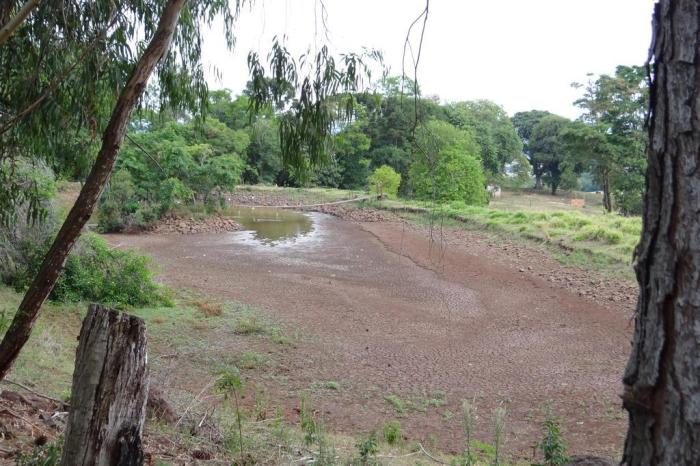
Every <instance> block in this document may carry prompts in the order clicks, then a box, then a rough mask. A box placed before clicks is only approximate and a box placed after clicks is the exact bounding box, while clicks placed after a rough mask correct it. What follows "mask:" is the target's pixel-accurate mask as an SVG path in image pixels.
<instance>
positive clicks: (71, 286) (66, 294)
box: [2, 234, 170, 306]
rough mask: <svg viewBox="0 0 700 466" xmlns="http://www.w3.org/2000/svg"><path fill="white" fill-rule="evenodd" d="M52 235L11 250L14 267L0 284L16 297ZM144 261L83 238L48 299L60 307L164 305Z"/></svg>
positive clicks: (97, 240) (99, 240)
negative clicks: (66, 304)
mask: <svg viewBox="0 0 700 466" xmlns="http://www.w3.org/2000/svg"><path fill="white" fill-rule="evenodd" d="M52 240H53V235H46V236H45V237H44V238H43V239H41V238H36V237H33V238H30V237H23V238H21V239H19V241H18V242H17V244H16V245H15V248H14V250H15V251H16V254H15V261H14V262H13V267H12V268H11V269H10V270H7V269H5V270H4V273H3V275H2V280H3V282H4V283H5V284H7V285H9V286H12V287H13V288H15V289H16V290H18V291H23V290H25V289H26V288H27V287H29V285H30V284H31V281H32V279H33V278H34V276H35V275H36V273H37V272H38V270H39V267H40V266H41V262H42V261H43V259H44V256H45V254H46V252H47V251H48V249H49V247H50V245H51V242H52ZM148 265H149V263H148V259H147V258H146V257H144V256H141V255H138V254H136V253H134V252H132V251H123V250H119V249H114V248H110V247H109V245H108V244H107V242H106V241H105V240H104V239H102V238H100V237H99V236H97V235H94V234H86V235H83V236H82V237H81V238H80V239H79V240H78V242H77V243H76V245H75V247H74V249H73V251H72V252H71V254H70V255H69V256H68V260H67V261H66V265H65V268H64V271H63V273H62V274H61V276H60V277H59V279H58V282H57V283H56V286H55V287H54V289H53V291H52V292H51V295H50V296H49V298H50V299H52V300H54V301H62V302H76V301H98V302H101V303H103V304H107V305H114V306H148V305H166V304H169V303H170V301H169V299H168V298H167V297H166V296H165V294H164V290H163V288H162V287H160V286H159V285H157V284H156V283H155V282H154V281H153V275H152V272H151V271H150V269H149V267H148Z"/></svg>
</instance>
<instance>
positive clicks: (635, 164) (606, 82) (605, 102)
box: [568, 66, 649, 214]
mask: <svg viewBox="0 0 700 466" xmlns="http://www.w3.org/2000/svg"><path fill="white" fill-rule="evenodd" d="M575 86H576V87H578V88H583V90H584V93H583V96H582V97H581V98H580V99H578V100H577V101H576V102H575V104H576V105H577V106H578V107H579V108H581V109H582V110H583V115H582V116H581V121H582V122H583V123H585V124H586V125H587V127H585V128H584V127H581V126H579V127H578V128H575V131H571V132H570V134H569V137H568V139H569V142H570V143H571V144H572V145H573V146H575V147H576V148H577V149H578V150H579V151H580V153H581V156H582V157H583V158H584V159H585V160H586V163H587V164H588V166H589V167H590V170H591V172H592V173H593V175H594V176H595V177H596V180H597V181H598V182H599V183H600V184H601V186H603V189H604V191H605V194H606V197H607V199H608V202H607V205H606V207H607V208H608V210H612V207H613V206H612V199H611V197H614V200H615V204H616V207H617V209H618V210H620V211H621V212H622V213H624V214H640V213H641V206H642V192H643V190H644V174H645V172H646V156H645V150H646V144H647V135H646V132H645V131H644V120H645V113H646V109H647V107H648V100H649V90H648V87H647V86H648V85H647V80H646V70H645V69H644V68H643V67H641V66H618V67H617V69H616V70H615V74H614V75H612V76H610V75H606V74H603V75H600V76H598V77H597V78H596V79H595V80H590V81H589V82H588V83H587V84H585V85H581V84H575Z"/></svg>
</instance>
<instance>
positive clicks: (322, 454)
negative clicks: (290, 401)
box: [299, 394, 336, 466]
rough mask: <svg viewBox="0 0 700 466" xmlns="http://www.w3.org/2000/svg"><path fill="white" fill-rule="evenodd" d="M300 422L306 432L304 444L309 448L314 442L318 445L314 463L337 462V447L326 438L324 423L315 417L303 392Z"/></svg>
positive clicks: (300, 399)
mask: <svg viewBox="0 0 700 466" xmlns="http://www.w3.org/2000/svg"><path fill="white" fill-rule="evenodd" d="M299 423H300V427H301V430H302V431H303V433H304V445H305V446H306V447H308V448H311V447H313V445H314V444H315V445H317V446H318V454H317V455H316V458H315V461H314V465H321V466H325V465H328V466H330V465H333V464H335V462H336V461H335V459H336V454H335V449H334V447H333V445H332V444H331V443H329V442H328V440H327V439H326V434H325V430H324V429H323V423H322V422H321V421H319V420H318V419H316V418H315V417H314V415H313V409H311V407H310V406H309V405H308V403H307V401H306V396H304V395H303V394H302V395H301V397H300V398H299ZM314 453H315V452H314Z"/></svg>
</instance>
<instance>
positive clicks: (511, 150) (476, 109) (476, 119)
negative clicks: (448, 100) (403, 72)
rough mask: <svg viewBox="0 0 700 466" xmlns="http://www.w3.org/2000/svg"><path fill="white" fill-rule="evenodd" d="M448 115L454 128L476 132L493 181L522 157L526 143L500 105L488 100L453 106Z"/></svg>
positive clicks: (487, 169)
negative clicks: (493, 178)
mask: <svg viewBox="0 0 700 466" xmlns="http://www.w3.org/2000/svg"><path fill="white" fill-rule="evenodd" d="M446 113H447V119H448V121H449V122H450V123H452V124H453V125H454V126H456V127H458V128H461V129H471V130H473V131H474V134H475V136H476V142H477V143H478V144H479V147H480V148H481V161H482V163H483V164H484V170H485V171H486V172H487V173H488V174H489V175H490V176H491V177H495V176H498V175H502V174H504V172H505V167H506V165H507V164H510V163H512V162H513V161H514V160H515V159H516V158H517V157H518V156H519V155H520V154H521V152H522V150H523V143H522V141H521V140H520V138H519V137H518V133H517V132H516V131H515V128H514V127H513V123H512V122H511V119H510V118H509V117H508V114H507V113H506V111H505V110H504V109H503V107H501V106H500V105H498V104H496V103H494V102H491V101H488V100H475V101H469V102H459V103H456V104H452V105H449V106H448V107H447V110H446Z"/></svg>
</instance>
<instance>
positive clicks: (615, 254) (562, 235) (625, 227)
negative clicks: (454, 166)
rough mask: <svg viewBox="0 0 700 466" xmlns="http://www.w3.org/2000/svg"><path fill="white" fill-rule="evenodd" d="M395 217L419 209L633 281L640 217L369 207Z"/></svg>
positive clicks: (399, 204) (392, 203) (414, 205)
mask: <svg viewBox="0 0 700 466" xmlns="http://www.w3.org/2000/svg"><path fill="white" fill-rule="evenodd" d="M373 204H374V205H376V206H377V207H379V208H383V209H390V210H393V211H397V212H402V211H404V212H411V211H413V212H419V211H421V210H422V209H425V211H426V212H427V213H428V215H430V216H433V218H434V219H439V218H447V219H451V220H453V221H456V222H453V223H451V225H452V226H462V227H465V228H470V229H478V230H485V231H487V232H493V233H499V234H505V235H507V236H508V237H510V238H521V239H524V240H527V241H536V242H538V243H544V244H546V245H549V246H552V247H554V248H555V249H556V251H555V252H556V253H557V258H559V259H560V260H561V261H562V262H565V263H569V264H573V265H578V266H584V267H590V268H594V269H597V270H601V271H603V272H610V273H618V272H621V273H623V274H625V275H627V276H631V267H630V266H631V264H632V256H633V252H634V248H635V247H636V245H637V242H638V241H639V236H640V233H641V220H640V219H639V218H638V217H623V216H620V215H616V214H601V213H595V214H588V213H586V212H583V211H578V210H573V209H571V208H570V209H569V210H543V209H537V208H533V209H522V208H508V209H505V208H493V207H474V206H466V205H464V204H463V203H458V202H455V203H449V204H442V205H439V206H435V205H431V204H430V203H422V202H406V201H396V200H385V201H380V202H375V203H373Z"/></svg>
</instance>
